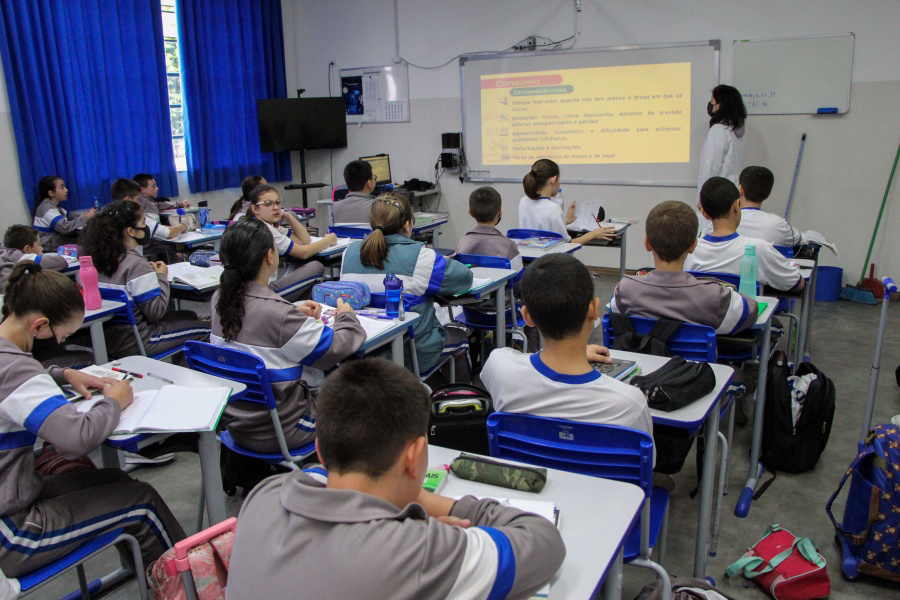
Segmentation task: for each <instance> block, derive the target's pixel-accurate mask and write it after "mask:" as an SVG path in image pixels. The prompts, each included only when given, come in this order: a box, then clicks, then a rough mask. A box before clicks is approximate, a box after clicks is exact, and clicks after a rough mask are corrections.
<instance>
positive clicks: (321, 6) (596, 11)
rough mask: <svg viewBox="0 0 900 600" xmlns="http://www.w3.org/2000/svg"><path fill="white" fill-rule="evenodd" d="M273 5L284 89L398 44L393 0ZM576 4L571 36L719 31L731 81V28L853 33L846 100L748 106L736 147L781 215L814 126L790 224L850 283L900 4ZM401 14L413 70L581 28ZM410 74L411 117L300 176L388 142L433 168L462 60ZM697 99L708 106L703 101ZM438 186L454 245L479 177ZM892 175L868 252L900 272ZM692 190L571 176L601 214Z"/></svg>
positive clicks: (419, 165) (875, 195) (555, 13)
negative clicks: (822, 106)
mask: <svg viewBox="0 0 900 600" xmlns="http://www.w3.org/2000/svg"><path fill="white" fill-rule="evenodd" d="M283 6H284V7H285V10H284V16H285V38H286V54H287V57H286V66H287V72H288V73H287V75H288V89H289V90H294V89H295V88H297V87H304V88H306V89H307V92H306V95H308V96H321V95H327V93H328V86H327V73H328V64H329V62H331V61H334V62H335V64H336V68H335V70H334V71H333V76H334V77H337V76H338V73H337V70H336V69H337V68H340V67H344V68H350V67H361V66H371V65H379V64H387V63H389V62H390V61H391V59H392V57H393V56H394V31H393V0H342V1H341V2H325V1H322V0H283ZM582 6H583V11H582V12H581V13H579V14H578V20H577V24H578V32H579V33H578V41H577V46H576V47H577V48H588V47H601V46H615V45H625V44H654V43H670V42H683V41H694V40H706V39H720V40H721V41H722V53H721V68H720V81H721V82H723V83H730V82H731V54H732V53H731V49H732V43H733V41H734V40H735V39H746V38H766V37H788V36H803V35H815V34H826V33H843V32H847V31H853V32H854V33H856V46H855V52H854V66H853V87H852V101H851V110H850V112H849V113H848V114H846V115H842V116H831V117H817V116H805V115H796V116H751V117H750V118H749V119H748V123H747V127H748V134H747V135H748V152H747V157H746V159H747V164H762V165H766V166H768V167H770V168H771V169H772V170H773V171H774V172H775V175H776V187H775V190H774V191H773V194H772V197H771V199H770V200H769V201H768V205H767V206H768V208H769V210H772V211H773V212H780V213H782V214H783V212H784V209H785V205H786V198H787V195H788V191H789V189H790V180H791V177H792V175H793V169H794V164H795V162H796V156H797V150H798V147H799V143H800V135H801V134H802V133H804V132H805V133H807V134H808V139H807V144H806V150H805V154H804V160H803V166H802V168H801V172H800V179H799V181H798V185H797V192H796V193H795V197H794V204H793V208H792V212H791V220H792V222H793V223H794V224H795V225H796V226H798V227H800V228H801V229H815V230H818V231H821V232H823V233H825V234H826V235H828V236H829V237H830V238H831V239H833V240H834V241H835V242H836V243H837V245H838V247H839V248H840V250H841V256H840V258H835V257H833V256H831V255H830V254H829V255H828V256H825V257H824V261H825V262H826V263H830V264H837V265H840V266H843V267H845V270H846V271H847V272H848V277H847V279H848V280H849V279H853V278H856V277H857V276H858V274H859V271H860V269H861V267H862V263H863V260H864V257H865V252H866V249H867V247H868V242H869V237H870V235H871V232H872V229H873V227H874V223H875V217H876V215H877V212H878V206H879V204H880V202H881V198H882V195H883V193H884V187H885V185H886V183H887V178H888V174H889V173H890V168H891V163H892V161H893V158H894V153H895V151H896V149H897V144H898V142H900V136H898V128H897V127H896V125H897V123H898V118H897V115H898V114H900V62H898V61H897V60H895V57H897V56H900V39H898V37H897V35H896V25H897V23H900V3H897V2H895V1H893V0H881V1H876V0H858V1H856V2H854V3H853V4H852V8H850V6H849V5H848V4H847V3H845V2H838V1H837V0H830V1H824V0H795V1H793V2H778V1H774V0H773V1H762V0H746V1H744V2H740V3H738V2H721V1H720V0H693V1H684V2H668V1H666V0H644V1H642V2H633V1H632V0H583V2H582ZM399 12H400V30H401V36H400V38H401V43H400V54H401V56H402V57H403V58H404V59H405V60H407V61H410V62H411V63H414V64H418V65H423V66H433V65H438V64H441V63H443V62H445V61H447V60H449V59H451V58H453V57H454V56H456V55H457V54H460V53H464V52H473V51H479V50H500V49H503V48H505V47H508V46H510V45H512V44H514V43H515V42H517V41H519V40H521V39H522V38H525V37H527V36H529V35H540V36H545V37H548V38H551V39H561V38H565V37H568V36H569V35H571V34H572V31H573V28H574V24H575V16H574V15H575V11H574V1H573V0H556V1H547V0H516V1H515V2H513V1H512V0H456V1H454V2H438V1H437V0H399ZM288 38H290V40H291V41H290V43H288V42H287V39H288ZM889 57H893V58H889ZM409 73H410V97H411V108H410V113H411V117H412V120H411V122H410V123H408V124H379V125H365V126H363V127H362V128H359V127H356V126H351V127H350V130H349V134H348V146H349V147H348V148H346V149H342V150H336V151H334V152H333V163H334V167H333V169H332V168H331V166H330V164H329V160H330V157H329V152H326V151H318V152H310V153H308V179H309V180H310V181H312V180H318V181H328V182H331V181H335V182H336V183H341V169H342V167H343V165H344V164H345V163H346V162H347V161H348V160H351V159H353V158H356V157H359V156H363V155H366V154H370V153H374V152H388V153H390V155H391V166H392V168H393V170H394V179H395V180H396V181H403V180H404V179H408V178H411V177H418V178H420V179H429V180H430V179H432V178H433V166H434V162H435V160H436V158H437V156H438V153H439V152H440V150H441V148H440V137H439V136H440V134H441V133H442V132H445V131H459V130H460V127H461V122H462V119H461V115H460V101H459V96H460V90H459V69H458V63H457V61H455V60H454V61H452V62H451V63H450V64H449V65H447V66H445V67H443V68H438V69H434V70H423V69H419V68H415V67H412V66H410V71H409ZM698 102H700V103H702V104H705V102H706V99H705V98H704V99H699V100H698ZM331 171H333V175H332V174H331ZM298 177H299V173H298V172H295V178H298ZM563 178H565V173H563ZM441 186H442V189H443V196H442V199H441V209H442V210H449V211H450V213H451V222H450V224H449V226H448V227H445V228H444V231H445V232H446V235H445V236H444V237H443V238H442V245H443V246H452V245H454V244H455V242H456V240H457V239H458V237H459V235H460V234H462V233H463V232H465V231H466V230H468V229H469V228H470V226H471V222H470V220H469V217H468V216H467V215H466V208H467V206H466V205H467V198H468V194H469V193H470V191H471V190H472V189H473V188H474V187H475V186H474V185H473V184H460V183H459V181H458V180H456V179H455V178H453V177H450V176H445V177H444V178H443V179H442V181H441ZM496 187H497V188H498V190H499V191H500V192H501V194H502V195H503V197H504V220H503V226H506V227H510V226H514V225H515V224H516V223H517V221H518V215H517V204H518V199H519V197H521V195H522V191H521V186H518V185H512V184H500V185H497V186H496ZM898 187H900V182H898V183H897V185H896V186H895V187H894V191H893V192H892V194H891V198H890V199H889V206H888V209H887V210H886V212H885V217H884V219H883V221H882V225H881V231H882V232H883V233H885V232H886V233H888V235H880V236H879V242H878V243H877V244H876V248H875V253H874V256H873V260H874V261H875V262H876V264H877V265H878V269H877V271H878V272H879V273H881V274H888V273H893V274H895V275H897V274H900V241H897V239H896V236H894V235H892V232H893V231H896V229H897V227H898V225H900V208H896V207H892V206H891V205H892V204H896V202H897V200H896V199H897V197H898V196H900V192H898V191H897V188H898ZM694 195H695V191H693V190H689V189H684V188H660V187H633V186H574V185H572V186H566V198H567V199H579V198H602V199H604V200H605V201H606V205H607V207H608V209H607V213H608V214H612V215H622V216H633V217H638V218H643V217H645V216H646V214H647V212H648V211H649V209H650V208H651V207H652V206H653V205H655V204H656V203H657V202H659V201H662V200H667V199H675V200H683V201H685V202H690V203H693V202H694V198H695V196H694ZM641 230H642V227H640V226H639V227H638V228H637V229H636V230H635V233H637V234H638V235H636V236H634V237H633V238H632V240H633V243H632V244H630V246H629V250H628V267H629V268H635V267H639V266H642V265H647V264H650V262H651V261H650V257H649V255H647V254H646V253H645V252H644V250H643V248H642V244H639V243H636V242H638V241H639V240H638V238H639V237H641V234H642V231H641ZM826 254H828V253H827V252H826ZM578 256H579V257H580V258H582V259H583V260H585V262H587V263H589V264H592V265H602V266H615V265H617V264H618V257H617V255H616V253H615V252H614V251H607V250H601V249H586V250H583V251H581V252H579V253H578Z"/></svg>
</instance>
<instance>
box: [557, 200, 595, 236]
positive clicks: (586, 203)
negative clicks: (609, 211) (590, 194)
mask: <svg viewBox="0 0 900 600" xmlns="http://www.w3.org/2000/svg"><path fill="white" fill-rule="evenodd" d="M601 208H603V201H602V200H579V201H578V202H576V203H575V220H574V221H572V222H571V223H569V224H568V225H566V229H570V230H572V231H593V230H594V229H597V215H598V214H599V212H600V209H601Z"/></svg>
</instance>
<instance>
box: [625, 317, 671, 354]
mask: <svg viewBox="0 0 900 600" xmlns="http://www.w3.org/2000/svg"><path fill="white" fill-rule="evenodd" d="M609 323H610V325H612V330H613V334H614V335H615V339H614V340H613V343H612V348H613V349H614V350H626V351H628V352H638V353H640V354H652V355H653V356H669V351H668V350H667V349H666V344H667V343H668V341H669V338H671V337H672V336H673V335H674V334H675V332H676V331H678V328H679V327H681V326H682V325H683V324H684V323H682V322H681V321H674V320H671V319H659V320H657V321H656V323H654V325H653V328H652V329H651V330H650V331H649V332H647V333H645V334H641V333H638V332H636V331H635V330H634V326H633V325H632V324H631V319H629V318H628V317H627V316H625V315H623V314H621V313H610V314H609Z"/></svg>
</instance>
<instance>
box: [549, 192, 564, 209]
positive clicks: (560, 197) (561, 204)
mask: <svg viewBox="0 0 900 600" xmlns="http://www.w3.org/2000/svg"><path fill="white" fill-rule="evenodd" d="M550 199H551V200H553V202H555V203H556V205H557V206H559V209H560V210H562V211H565V210H566V206H565V204H566V202H565V200H564V199H563V194H562V187H560V188H559V191H557V192H556V195H555V196H553V197H552V198H550Z"/></svg>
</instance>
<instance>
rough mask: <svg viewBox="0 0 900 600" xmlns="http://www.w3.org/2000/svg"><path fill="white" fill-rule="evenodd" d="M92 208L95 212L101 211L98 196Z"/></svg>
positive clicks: (95, 197)
mask: <svg viewBox="0 0 900 600" xmlns="http://www.w3.org/2000/svg"><path fill="white" fill-rule="evenodd" d="M91 206H93V207H94V210H100V199H99V198H97V196H94V203H93V204H92V205H91Z"/></svg>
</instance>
